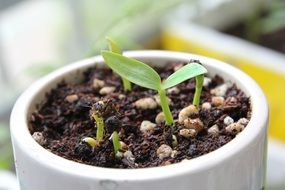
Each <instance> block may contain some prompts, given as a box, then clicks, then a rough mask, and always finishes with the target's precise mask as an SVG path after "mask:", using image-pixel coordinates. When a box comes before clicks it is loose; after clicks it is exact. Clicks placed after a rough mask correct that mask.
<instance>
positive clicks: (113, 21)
mask: <svg viewBox="0 0 285 190" xmlns="http://www.w3.org/2000/svg"><path fill="white" fill-rule="evenodd" d="M107 35H108V36H112V37H113V38H115V39H116V40H117V41H118V42H119V43H120V44H121V45H122V47H124V49H168V50H176V51H185V52H192V53H197V54H202V55H206V56H210V57H214V58H217V59H220V60H223V61H226V62H228V63H230V64H233V65H235V66H236V67H240V68H241V69H242V70H244V71H245V72H247V73H248V74H250V75H251V76H252V77H253V78H254V79H255V80H257V81H258V83H259V84H260V85H261V87H262V88H263V90H264V91H265V93H266V95H267V98H268V102H269V105H270V128H269V136H270V139H269V148H268V151H269V156H268V175H267V176H268V177H267V178H268V179H267V181H268V182H267V184H268V189H270V190H284V189H285V169H284V168H285V167H282V166H285V101H284V98H285V0H211V1H209V0H164V1H153V0H143V1H142V0H81V1H78V0H61V1H59V0H0V190H4V189H5V190H14V189H18V187H17V183H16V179H15V175H14V168H13V156H12V148H11V143H10V137H9V115H10V112H11V109H12V106H13V104H14V102H15V100H16V98H17V97H18V96H19V94H20V93H21V92H22V91H23V90H25V89H26V88H27V86H28V85H29V84H30V83H31V82H33V81H35V80H36V79H38V78H39V77H41V76H43V75H46V74H47V73H49V72H51V71H53V70H55V69H56V68H58V67H61V66H63V65H65V64H68V63H71V62H73V61H76V60H80V59H84V58H86V57H90V56H94V55H97V54H98V53H99V51H100V50H101V49H104V48H106V47H105V46H106V44H105V40H104V37H105V36H107Z"/></svg>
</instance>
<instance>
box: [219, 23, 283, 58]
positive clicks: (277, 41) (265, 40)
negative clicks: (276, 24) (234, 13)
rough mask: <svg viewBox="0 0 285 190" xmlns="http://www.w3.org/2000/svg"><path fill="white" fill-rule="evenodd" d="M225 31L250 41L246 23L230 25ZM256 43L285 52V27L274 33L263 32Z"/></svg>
mask: <svg viewBox="0 0 285 190" xmlns="http://www.w3.org/2000/svg"><path fill="white" fill-rule="evenodd" d="M223 32H224V33H226V34H230V35H233V36H237V37H239V38H243V39H246V40H249V41H250V39H247V35H246V27H245V24H244V23H238V24H237V25H235V26H233V27H230V28H229V29H227V30H225V31H223ZM254 43H258V44H260V45H262V46H264V47H267V48H270V49H273V50H276V51H279V52H281V53H285V28H282V29H279V30H277V31H274V32H272V33H268V34H261V35H260V36H259V38H257V41H256V42H254Z"/></svg>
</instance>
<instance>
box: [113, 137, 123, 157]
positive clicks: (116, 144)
mask: <svg viewBox="0 0 285 190" xmlns="http://www.w3.org/2000/svg"><path fill="white" fill-rule="evenodd" d="M112 142H113V147H114V151H115V154H117V153H118V151H119V150H120V149H121V143H120V139H119V134H118V132H117V131H114V132H113V133H112Z"/></svg>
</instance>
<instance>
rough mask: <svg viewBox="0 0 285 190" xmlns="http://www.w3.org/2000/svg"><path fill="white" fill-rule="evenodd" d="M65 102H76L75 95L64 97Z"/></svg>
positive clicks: (76, 97)
mask: <svg viewBox="0 0 285 190" xmlns="http://www.w3.org/2000/svg"><path fill="white" fill-rule="evenodd" d="M65 100H66V101H68V102H69V103H73V102H75V101H77V100H78V96H77V95H76V94H71V95H68V96H66V97H65Z"/></svg>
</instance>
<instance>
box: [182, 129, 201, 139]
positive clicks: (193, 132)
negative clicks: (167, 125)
mask: <svg viewBox="0 0 285 190" xmlns="http://www.w3.org/2000/svg"><path fill="white" fill-rule="evenodd" d="M179 135H180V136H182V137H185V138H190V137H195V136H196V135H197V131H196V130H195V129H180V130H179Z"/></svg>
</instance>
